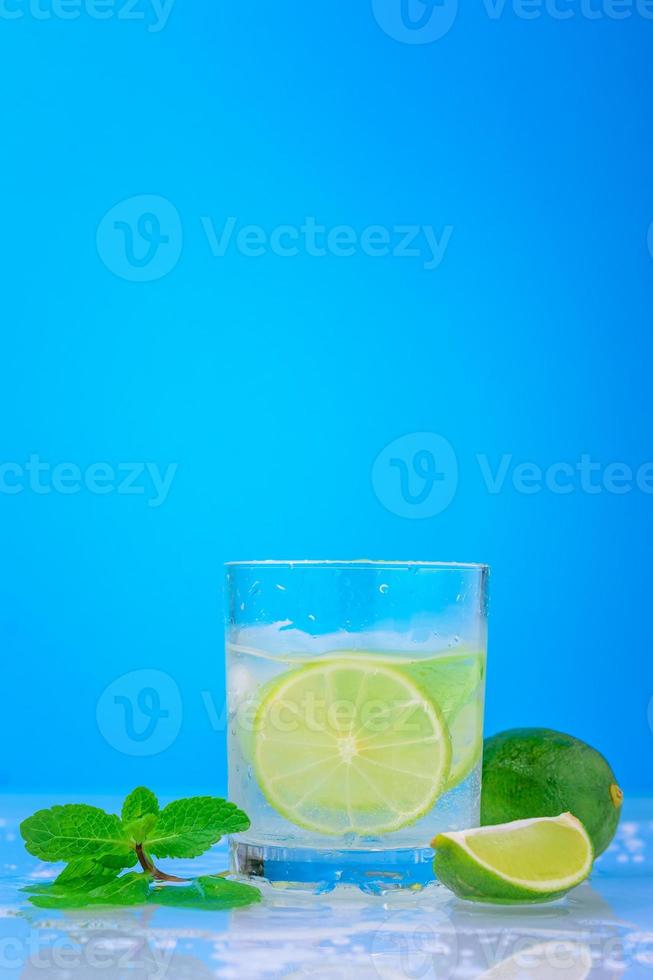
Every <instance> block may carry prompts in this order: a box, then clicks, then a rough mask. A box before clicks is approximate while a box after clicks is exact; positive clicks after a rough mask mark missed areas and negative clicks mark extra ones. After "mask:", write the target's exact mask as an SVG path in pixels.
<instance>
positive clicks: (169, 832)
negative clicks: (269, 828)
mask: <svg viewBox="0 0 653 980" xmlns="http://www.w3.org/2000/svg"><path fill="white" fill-rule="evenodd" d="M248 827H249V818H248V817H247V816H246V815H245V814H244V813H243V812H242V810H239V809H238V807H237V806H235V805H234V804H233V803H228V802H227V800H222V799H220V798H219V797H216V796H193V797H190V798H189V799H185V800H175V802H174V803H169V804H168V806H166V807H164V809H163V810H162V811H161V813H160V814H159V819H158V820H157V822H156V824H155V826H154V829H153V830H151V831H150V833H149V834H148V836H147V839H146V840H145V841H144V842H143V846H144V848H145V850H146V851H147V852H148V853H150V854H154V855H155V856H156V857H178V858H192V857H198V856H199V855H200V854H203V853H204V851H207V850H208V849H209V847H211V846H212V845H213V844H216V843H217V842H218V841H219V840H220V838H221V837H222V836H223V834H235V833H237V832H238V831H240V830H247V828H248Z"/></svg>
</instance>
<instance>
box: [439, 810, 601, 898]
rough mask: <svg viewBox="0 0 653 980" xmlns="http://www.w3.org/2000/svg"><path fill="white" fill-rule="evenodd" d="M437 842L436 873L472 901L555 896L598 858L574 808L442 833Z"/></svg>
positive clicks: (580, 878) (584, 874) (580, 877)
mask: <svg viewBox="0 0 653 980" xmlns="http://www.w3.org/2000/svg"><path fill="white" fill-rule="evenodd" d="M432 846H433V847H434V848H435V860H434V869H435V874H436V876H437V878H438V879H439V880H440V881H441V882H442V883H443V884H444V885H446V886H447V888H450V889H451V891H453V892H454V893H455V894H456V895H458V897H459V898H466V899H468V900H469V901H473V902H493V903H497V904H510V903H515V902H550V901H552V900H553V899H555V898H560V897H561V896H562V895H564V894H566V892H568V891H569V889H570V888H574V887H575V886H576V885H579V884H580V883H581V881H584V880H585V878H587V876H588V875H589V873H590V871H591V870H592V862H593V860H594V850H593V848H592V842H591V840H590V838H589V836H588V834H587V831H586V830H585V828H584V826H583V825H582V823H581V822H580V820H577V819H576V817H574V816H572V814H571V813H562V814H560V816H559V817H535V818H533V819H531V820H514V821H513V822H512V823H504V824H497V825H496V826H494V827H478V828H476V829H474V830H460V831H455V832H453V831H452V832H450V833H446V834H439V835H438V836H437V837H436V838H435V840H434V841H433V843H432Z"/></svg>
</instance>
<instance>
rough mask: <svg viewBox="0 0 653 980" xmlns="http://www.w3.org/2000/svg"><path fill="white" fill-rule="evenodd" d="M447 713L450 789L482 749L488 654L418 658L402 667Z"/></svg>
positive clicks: (457, 782) (459, 781)
mask: <svg viewBox="0 0 653 980" xmlns="http://www.w3.org/2000/svg"><path fill="white" fill-rule="evenodd" d="M402 672H403V673H405V674H406V675H407V676H408V677H410V679H411V680H412V681H414V682H415V683H416V684H417V686H418V687H419V688H421V690H422V691H423V692H424V694H425V695H426V696H427V697H428V698H429V700H430V701H432V702H433V703H435V704H437V705H438V706H439V707H440V708H441V710H442V714H443V715H444V718H445V721H446V722H447V725H448V726H449V732H450V734H451V748H452V751H453V758H452V761H451V772H450V773H449V779H448V782H447V789H448V790H449V789H453V788H454V786H457V785H458V784H459V783H461V782H462V781H463V779H465V778H466V777H467V776H468V775H469V773H470V772H471V771H472V769H473V768H474V766H475V765H476V763H477V762H478V761H479V760H480V758H481V754H482V750H483V679H484V674H485V657H484V655H483V654H482V653H479V652H477V651H473V652H472V651H470V652H468V653H465V652H463V651H460V652H458V653H455V654H451V655H448V656H438V657H433V658H429V659H424V660H416V661H413V662H412V663H410V664H408V665H406V666H405V667H402Z"/></svg>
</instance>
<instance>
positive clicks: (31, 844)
mask: <svg viewBox="0 0 653 980" xmlns="http://www.w3.org/2000/svg"><path fill="white" fill-rule="evenodd" d="M20 832H21V834H22V836H23V840H24V841H25V847H26V849H27V850H28V851H29V853H30V854H33V855H34V856H35V857H38V858H41V860H42V861H71V860H73V859H74V858H78V857H89V856H91V855H99V854H105V855H114V856H116V855H121V856H124V855H125V854H126V853H127V852H128V851H129V850H130V842H129V841H128V840H127V839H126V838H125V833H124V831H123V828H122V824H121V823H120V820H119V819H118V817H117V816H115V814H113V813H105V812H104V810H99V809H98V808H97V807H94V806H87V805H86V804H85V803H69V804H67V805H66V806H53V807H51V808H50V809H49V810H38V811H37V812H36V813H34V814H33V815H32V816H31V817H28V818H27V820H23V822H22V823H21V825H20Z"/></svg>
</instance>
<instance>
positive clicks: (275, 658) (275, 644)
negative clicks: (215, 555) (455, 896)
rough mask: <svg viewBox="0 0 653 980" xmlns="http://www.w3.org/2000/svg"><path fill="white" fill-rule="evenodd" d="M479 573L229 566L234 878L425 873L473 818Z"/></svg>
mask: <svg viewBox="0 0 653 980" xmlns="http://www.w3.org/2000/svg"><path fill="white" fill-rule="evenodd" d="M487 580H488V569H487V566H484V565H467V564H441V563H434V562H375V561H358V562H337V561H330V562H325V561H296V562H290V561H266V562H234V563H230V564H229V565H227V594H228V616H227V627H226V629H227V632H226V656H227V682H228V708H229V733H228V742H229V798H230V799H231V800H232V801H233V802H234V803H236V804H237V805H238V806H240V807H241V808H242V809H243V810H245V811H246V813H247V814H248V815H249V817H250V820H251V827H250V829H249V830H248V831H246V832H245V833H242V834H237V835H234V837H233V838H232V840H231V866H232V870H233V871H234V872H236V873H238V874H240V875H244V876H247V877H256V878H262V879H267V880H268V881H270V882H272V883H284V884H285V885H286V886H288V885H290V884H293V885H297V886H300V887H310V888H319V889H329V888H331V887H333V886H335V885H336V884H352V885H357V886H358V887H361V888H363V889H364V890H368V891H385V890H386V889H388V888H392V887H410V886H419V885H424V884H426V883H428V882H430V881H432V880H433V870H432V851H431V849H430V846H429V845H430V842H431V840H432V839H433V837H434V836H435V835H436V834H437V833H440V832H442V831H445V830H459V829H463V828H465V827H471V826H475V825H477V824H478V818H479V800H480V787H481V758H482V745H483V700H484V689H485V660H486V633H487V629H486V613H487Z"/></svg>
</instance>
